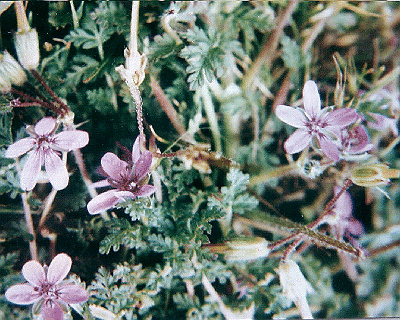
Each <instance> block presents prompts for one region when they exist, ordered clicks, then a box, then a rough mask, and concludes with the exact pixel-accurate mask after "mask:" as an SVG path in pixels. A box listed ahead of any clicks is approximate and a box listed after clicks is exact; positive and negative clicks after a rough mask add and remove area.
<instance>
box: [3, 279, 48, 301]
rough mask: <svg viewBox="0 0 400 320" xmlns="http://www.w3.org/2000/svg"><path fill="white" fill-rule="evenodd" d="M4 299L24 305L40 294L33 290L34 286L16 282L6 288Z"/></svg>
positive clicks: (37, 297)
mask: <svg viewBox="0 0 400 320" xmlns="http://www.w3.org/2000/svg"><path fill="white" fill-rule="evenodd" d="M5 296H6V299H7V300H8V301H10V302H12V303H15V304H20V305H26V304H31V303H34V302H35V301H36V300H38V299H39V298H40V297H41V295H40V294H39V292H38V291H35V287H33V286H32V285H30V284H28V283H23V284H16V285H14V286H11V287H10V288H8V289H7V291H6V293H5Z"/></svg>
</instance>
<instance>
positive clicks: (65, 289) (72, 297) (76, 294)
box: [57, 284, 89, 304]
mask: <svg viewBox="0 0 400 320" xmlns="http://www.w3.org/2000/svg"><path fill="white" fill-rule="evenodd" d="M57 291H58V293H59V295H60V296H59V297H60V299H61V300H62V301H64V302H65V303H68V304H70V303H81V302H85V301H87V300H88V299H89V293H88V292H87V291H86V290H85V289H83V288H82V287H81V286H78V285H76V284H65V285H61V286H59V287H58V290H57Z"/></svg>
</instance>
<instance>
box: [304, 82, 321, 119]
mask: <svg viewBox="0 0 400 320" xmlns="http://www.w3.org/2000/svg"><path fill="white" fill-rule="evenodd" d="M303 104H304V109H305V110H306V112H307V114H308V115H309V116H310V117H312V118H313V117H314V118H316V117H317V116H318V115H319V113H320V111H321V98H320V97H319V93H318V87H317V84H316V83H315V82H314V81H311V80H308V81H307V82H306V83H305V84H304V87H303Z"/></svg>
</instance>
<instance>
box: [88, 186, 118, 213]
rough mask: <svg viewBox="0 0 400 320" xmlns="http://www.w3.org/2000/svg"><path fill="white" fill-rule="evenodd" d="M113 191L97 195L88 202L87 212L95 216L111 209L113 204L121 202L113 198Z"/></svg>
mask: <svg viewBox="0 0 400 320" xmlns="http://www.w3.org/2000/svg"><path fill="white" fill-rule="evenodd" d="M115 192H116V191H115V190H109V191H106V192H103V193H101V194H99V195H98V196H96V197H94V198H93V199H92V200H90V201H89V203H88V204H87V210H88V211H89V213H90V214H97V213H100V212H103V211H106V210H108V209H110V208H112V207H113V206H114V205H115V204H117V203H118V202H120V201H121V199H120V198H118V197H116V196H115Z"/></svg>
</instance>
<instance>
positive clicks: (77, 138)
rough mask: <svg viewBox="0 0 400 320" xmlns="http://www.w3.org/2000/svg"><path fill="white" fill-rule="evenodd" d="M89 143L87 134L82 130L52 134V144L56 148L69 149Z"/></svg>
mask: <svg viewBox="0 0 400 320" xmlns="http://www.w3.org/2000/svg"><path fill="white" fill-rule="evenodd" d="M88 143H89V134H88V133H87V132H86V131H82V130H69V131H62V132H60V133H57V134H56V135H55V136H54V142H53V146H54V148H55V149H56V150H60V151H71V150H74V149H79V148H83V147H84V146H86V145H87V144H88Z"/></svg>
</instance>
